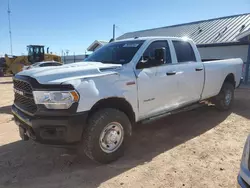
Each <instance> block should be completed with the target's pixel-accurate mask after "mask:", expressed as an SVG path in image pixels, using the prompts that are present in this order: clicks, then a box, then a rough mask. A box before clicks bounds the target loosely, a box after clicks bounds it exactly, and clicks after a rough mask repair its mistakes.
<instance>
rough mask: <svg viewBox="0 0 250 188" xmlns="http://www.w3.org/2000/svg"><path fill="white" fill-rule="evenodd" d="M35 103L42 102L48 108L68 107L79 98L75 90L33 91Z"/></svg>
mask: <svg viewBox="0 0 250 188" xmlns="http://www.w3.org/2000/svg"><path fill="white" fill-rule="evenodd" d="M33 95H34V99H35V103H36V104H44V105H45V106H46V108H48V109H68V108H69V107H70V106H71V105H72V104H73V103H74V102H77V101H78V100H79V95H78V94H77V92H76V91H33Z"/></svg>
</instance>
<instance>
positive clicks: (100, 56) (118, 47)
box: [84, 40, 144, 64]
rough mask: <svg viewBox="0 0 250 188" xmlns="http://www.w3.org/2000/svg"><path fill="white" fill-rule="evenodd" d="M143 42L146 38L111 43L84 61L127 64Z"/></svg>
mask: <svg viewBox="0 0 250 188" xmlns="http://www.w3.org/2000/svg"><path fill="white" fill-rule="evenodd" d="M143 42H144V40H134V41H122V42H114V43H109V44H107V45H105V46H103V47H102V48H100V49H98V50H97V51H95V52H94V53H93V54H91V55H90V56H89V57H88V58H86V59H85V60H84V61H98V62H102V63H112V64H126V63H129V62H130V61H131V60H132V58H133V57H134V55H135V53H136V52H137V51H138V49H139V48H140V47H141V45H142V44H143Z"/></svg>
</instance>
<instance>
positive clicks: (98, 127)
mask: <svg viewBox="0 0 250 188" xmlns="http://www.w3.org/2000/svg"><path fill="white" fill-rule="evenodd" d="M130 136H131V123H130V121H129V119H128V117H127V116H126V114H124V113H123V112H121V111H119V110H117V109H111V108H106V109H102V110H99V111H97V112H96V113H94V114H93V115H92V116H91V117H90V119H89V120H88V127H87V130H86V131H85V134H84V136H83V149H84V152H85V154H86V155H87V156H88V157H89V158H91V159H92V160H94V161H97V162H100V163H109V162H112V161H115V160H117V159H118V158H119V157H121V156H122V155H123V153H124V149H125V145H126V143H127V141H128V139H129V137H130Z"/></svg>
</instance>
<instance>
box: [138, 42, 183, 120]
mask: <svg viewBox="0 0 250 188" xmlns="http://www.w3.org/2000/svg"><path fill="white" fill-rule="evenodd" d="M160 48H165V55H164V56H165V58H164V61H163V62H161V63H159V62H158V61H155V59H156V57H155V54H154V53H155V50H156V49H160ZM145 61H146V63H145ZM171 63H172V61H171V55H170V50H169V45H168V41H166V40H162V41H159V40H158V41H154V42H152V43H151V44H150V45H149V46H148V47H147V49H146V50H145V51H144V53H143V55H142V57H141V59H140V60H139V62H138V63H137V65H136V70H135V73H136V76H137V87H138V103H139V116H140V117H139V118H140V119H143V118H147V117H151V116H153V115H157V114H159V113H162V112H163V111H164V110H166V109H169V108H171V107H172V106H173V104H174V103H175V100H176V97H175V95H176V94H177V92H178V88H177V80H176V79H175V75H174V73H175V72H176V67H175V65H173V66H172V65H171Z"/></svg>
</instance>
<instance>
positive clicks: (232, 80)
mask: <svg viewBox="0 0 250 188" xmlns="http://www.w3.org/2000/svg"><path fill="white" fill-rule="evenodd" d="M226 82H228V83H231V84H233V86H234V88H235V85H236V82H235V76H234V74H233V73H229V74H228V75H227V76H226V78H225V80H224V82H223V84H224V83H226ZM223 84H222V85H223Z"/></svg>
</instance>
